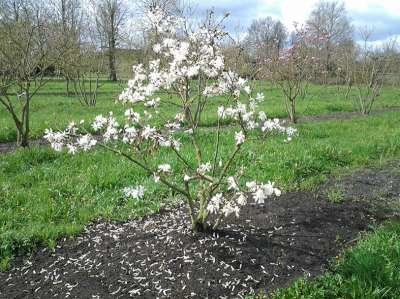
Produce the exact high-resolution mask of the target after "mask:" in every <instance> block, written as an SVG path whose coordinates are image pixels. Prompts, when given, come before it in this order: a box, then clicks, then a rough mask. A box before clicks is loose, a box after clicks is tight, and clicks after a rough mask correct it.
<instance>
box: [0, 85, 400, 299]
mask: <svg viewBox="0 0 400 299" xmlns="http://www.w3.org/2000/svg"><path fill="white" fill-rule="evenodd" d="M64 84H65V83H64V82H61V81H51V82H50V83H49V84H48V85H47V86H46V87H45V88H44V89H42V90H41V91H40V93H39V94H38V95H37V96H36V97H35V98H34V99H33V101H32V108H31V113H32V114H31V137H32V139H39V138H41V137H42V136H43V133H44V130H45V129H46V128H53V129H62V128H64V127H65V126H66V125H67V124H68V123H69V122H70V121H71V120H75V121H79V120H81V119H84V120H86V121H90V120H91V119H93V117H94V116H96V115H98V114H101V113H103V114H106V113H108V111H111V110H112V111H114V112H115V113H116V115H117V116H119V117H121V115H122V112H123V111H124V107H122V105H115V104H114V101H115V99H116V97H117V95H118V94H119V92H120V91H121V90H122V88H123V86H124V83H121V84H113V83H111V82H107V81H104V82H103V86H102V88H101V91H100V94H99V98H98V103H97V105H96V107H85V106H82V105H80V104H79V102H78V101H77V99H76V98H75V97H68V96H66V95H64ZM256 90H259V91H263V92H264V94H265V96H266V101H265V102H264V103H263V104H262V107H261V109H262V110H264V111H266V112H267V114H268V116H269V117H278V118H284V117H285V115H286V114H285V110H284V107H283V104H282V99H281V94H280V91H279V90H278V89H277V88H275V87H273V86H271V85H270V84H269V83H266V82H257V87H256ZM399 94H400V91H399V89H398V88H394V87H391V86H387V87H384V88H383V90H382V92H381V96H380V97H379V98H378V100H377V102H376V105H375V106H374V109H373V112H372V114H371V115H369V116H361V115H359V114H358V113H357V110H356V107H355V106H354V104H353V102H352V101H351V100H344V99H343V92H342V90H341V87H340V86H328V87H326V86H318V85H313V86H311V87H310V90H309V93H308V94H307V95H306V96H305V97H304V98H303V99H300V100H299V102H298V113H299V116H300V121H299V124H297V125H296V128H297V129H298V130H299V136H298V137H297V138H295V139H294V140H293V141H292V142H291V143H290V144H286V143H285V142H284V141H283V138H281V137H271V138H269V139H266V140H264V139H263V140H254V141H252V142H250V143H249V144H247V145H246V148H245V150H244V151H243V152H244V154H243V155H242V156H241V157H240V160H239V161H238V163H239V162H240V163H242V164H244V165H249V172H248V176H249V177H250V178H257V180H260V181H268V180H271V181H275V182H276V184H277V185H278V186H279V187H281V189H282V190H284V193H286V196H289V197H290V196H291V194H292V195H296V194H298V193H301V192H308V193H307V194H324V196H323V198H322V199H321V201H323V202H328V207H329V208H334V207H335V208H337V207H340V205H346V204H349V203H348V201H347V200H346V198H347V197H348V196H347V195H346V194H347V193H346V192H342V191H341V189H339V188H336V187H335V188H336V189H335V188H333V187H332V186H333V185H332V184H331V185H329V184H328V185H325V184H327V183H328V182H330V181H331V180H337V181H341V178H342V177H346V176H351V175H352V174H353V173H354V172H355V171H356V170H358V171H360V170H362V169H366V168H371V167H373V168H376V169H382V168H383V169H384V168H386V165H387V164H388V163H389V164H390V163H392V162H390V161H397V160H399V158H400V110H399V109H400V102H399ZM355 96H356V92H355V91H353V94H351V95H350V98H354V97H355ZM222 102H223V99H217V100H215V103H213V104H212V105H211V106H210V107H209V108H208V109H209V110H207V112H206V114H205V117H204V118H203V119H202V126H203V128H202V130H201V134H202V135H201V136H202V138H201V142H202V143H203V144H202V146H203V147H204V148H205V149H206V150H205V152H206V155H208V156H209V157H210V159H211V157H212V155H213V142H212V141H213V140H212V139H210V138H211V137H210V134H208V132H209V130H213V129H214V126H215V125H216V122H217V117H216V114H215V112H214V111H215V110H216V108H217V107H218V106H219V104H220V103H222ZM161 111H162V113H163V114H164V115H166V116H169V115H173V112H174V111H171V110H168V109H163V107H161ZM234 133H235V131H234V130H232V129H231V128H230V127H229V126H227V127H226V128H224V134H222V136H221V138H222V153H226V154H227V153H228V152H229V150H230V141H231V140H233V139H234ZM15 138H16V132H15V130H14V128H13V123H12V120H11V118H10V117H9V115H8V114H6V112H5V111H4V109H3V108H2V107H1V108H0V143H3V145H4V144H5V143H6V142H11V141H14V140H15ZM182 138H184V137H183V136H182ZM0 148H1V147H0ZM182 152H183V154H184V155H186V156H188V157H189V159H191V160H194V157H192V156H190V149H189V148H185V147H183V149H182ZM174 159H175V158H174V157H173V156H172V155H170V153H168V152H166V151H161V152H160V153H159V154H158V156H157V157H156V160H158V161H160V163H161V162H162V161H164V160H168V161H170V163H171V164H172V165H173V166H175V164H176V160H174ZM396 165H397V164H396ZM392 168H393V171H394V173H395V172H396V169H397V168H398V165H397V166H396V167H392ZM393 176H394V177H396V178H398V177H399V174H398V173H395V174H393ZM151 181H152V178H149V177H148V176H147V175H146V174H145V173H144V172H143V171H140V170H138V169H137V168H136V167H135V166H134V165H132V164H131V163H130V162H129V161H127V160H124V159H122V158H121V157H118V156H115V155H113V154H112V153H110V152H107V151H105V150H101V149H98V150H96V151H95V152H92V153H79V154H77V155H76V156H70V155H68V154H66V153H56V152H54V151H52V150H50V149H49V148H48V147H47V146H33V147H32V148H30V149H19V150H16V151H12V152H9V153H4V154H2V153H1V152H0V199H1V201H0V259H1V268H2V270H4V271H6V269H7V268H9V267H10V266H11V267H12V264H13V263H12V260H13V259H12V258H13V257H16V256H20V255H24V254H26V253H27V252H35V250H37V249H38V248H42V247H43V246H45V247H49V248H57V242H58V241H59V240H60V238H62V237H69V236H73V235H79V234H80V233H82V231H83V230H84V228H85V226H86V225H88V224H89V223H91V222H92V221H100V219H101V220H102V221H108V220H110V221H127V220H132V221H134V220H136V219H138V218H140V217H144V216H146V215H149V214H153V213H157V212H159V211H160V210H162V209H163V208H164V207H165V206H169V205H176V204H178V205H179V202H180V200H181V199H180V198H179V197H177V196H176V194H174V193H172V192H171V191H169V190H167V189H165V188H159V187H158V186H155V185H154V184H152V183H151ZM394 182H397V181H396V180H395V181H394ZM139 183H140V184H143V185H144V186H146V188H147V189H148V190H149V193H150V194H151V196H149V197H146V198H145V200H143V201H140V202H135V201H131V200H127V199H125V198H124V197H123V196H122V193H121V189H123V188H124V187H126V186H130V185H136V184H139ZM323 186H329V188H328V187H326V189H327V191H326V192H325V193H324V192H322V191H321V188H323ZM335 186H336V185H335ZM342 193H343V194H342ZM301 194H303V193H301ZM321 196H322V195H321ZM368 199H369V201H370V202H368V204H367V203H365V202H362V201H361V200H362V199H361V198H352V199H351V200H350V199H349V202H358V201H359V200H360V201H361V204H360V205H356V207H357V209H358V208H360V206H363V205H365V206H367V205H368V206H369V205H370V204H371V202H373V201H374V200H376V199H377V197H373V196H372V197H370V198H368ZM303 200H310V201H315V199H313V198H307V197H305V198H303ZM396 200H397V202H398V200H399V198H398V195H397V198H396V196H394V199H393V198H392V201H391V202H390V205H388V206H391V205H392V204H393V205H394V206H395V207H396V208H397V207H398V206H396ZM393 201H394V203H393ZM296 203H297V204H300V203H299V202H296ZM316 205H317V206H318V205H319V203H316ZM371 206H373V207H375V208H376V209H378V208H379V213H382V206H381V205H378V208H377V206H376V205H374V204H371ZM323 207H324V208H326V206H323ZM349 207H353V206H351V205H350V206H349ZM291 208H292V207H291ZM327 209H328V208H327ZM386 212H387V215H389V214H390V215H392V214H393V215H395V214H396V213H394V212H393V211H392V210H390V211H386ZM379 213H378V214H379ZM379 215H380V214H379ZM349 217H350V216H349ZM388 218H389V217H377V221H376V222H375V223H371V225H373V229H374V230H375V231H374V232H373V233H371V234H370V235H368V236H363V237H362V240H361V241H360V242H359V243H358V244H356V245H354V247H353V248H351V249H349V250H346V251H342V250H343V248H346V247H348V243H344V244H342V245H341V246H338V248H337V251H335V252H334V253H333V254H339V255H340V258H339V261H338V262H337V263H335V265H334V266H332V268H331V271H328V272H326V273H325V274H323V276H319V277H318V278H317V279H316V280H313V281H310V280H307V279H306V280H300V281H297V282H296V283H295V284H294V285H292V286H291V287H289V288H288V289H283V290H279V291H277V293H276V296H277V298H299V297H301V296H304V297H302V298H337V297H343V298H395V297H396V296H400V291H399V289H398V286H399V285H400V277H399V275H398V269H399V267H400V265H399V260H400V251H399V249H400V239H399V234H400V233H399V227H400V226H399V223H398V222H396V220H393V222H391V224H387V226H386V227H381V224H382V222H383V221H385V220H388ZM349 219H350V218H349ZM360 222H362V221H360ZM348 225H351V221H350V220H349V221H348ZM370 229H371V227H368V226H365V227H362V228H360V229H359V230H357V229H355V228H354V229H353V230H352V232H353V234H355V235H357V234H358V232H360V231H364V230H370ZM335 237H336V236H332V238H333V241H332V242H334V239H335ZM348 237H349V238H350V237H354V235H352V236H350V235H349V236H348ZM356 237H357V236H356ZM329 244H330V243H329ZM332 244H333V243H332ZM330 254H332V252H331V253H330ZM333 257H334V256H327V260H328V261H331V260H332V258H333ZM382 260H384V261H385V262H384V263H381V262H380V261H382ZM363 273H365V274H363ZM313 274H315V275H318V274H320V273H319V272H318V271H315V273H313ZM373 275H374V276H373ZM299 276H300V277H301V273H297V274H296V275H295V277H296V278H297V277H299ZM0 278H1V276H0ZM280 286H287V283H282V285H279V284H277V285H276V286H275V287H280ZM0 294H1V292H0Z"/></svg>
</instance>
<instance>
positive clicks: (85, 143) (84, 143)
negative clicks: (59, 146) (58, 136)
mask: <svg viewBox="0 0 400 299" xmlns="http://www.w3.org/2000/svg"><path fill="white" fill-rule="evenodd" d="M77 142H78V145H79V147H80V148H82V149H83V150H84V151H88V150H90V149H91V148H92V147H93V146H95V145H96V144H97V141H96V139H94V138H93V137H92V135H90V134H86V135H83V136H82V137H80V138H79V139H78V141H77Z"/></svg>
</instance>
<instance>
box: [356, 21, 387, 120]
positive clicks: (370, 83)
mask: <svg viewBox="0 0 400 299" xmlns="http://www.w3.org/2000/svg"><path fill="white" fill-rule="evenodd" d="M359 31H360V36H361V38H362V42H363V44H362V46H360V48H359V53H358V57H357V59H356V61H355V63H354V71H353V81H354V85H355V87H356V89H357V96H356V97H355V98H354V101H355V104H356V105H357V107H358V109H359V111H360V113H362V114H364V115H367V114H369V113H370V112H371V110H372V106H373V105H374V103H375V101H376V100H377V98H378V97H379V95H380V92H381V89H382V86H383V84H384V82H385V75H386V73H387V70H388V69H389V66H390V64H391V62H392V59H391V58H392V57H391V56H390V55H385V52H383V51H382V49H376V48H375V49H374V48H373V47H372V46H370V44H369V41H370V40H371V36H372V33H373V31H372V29H370V28H361V29H360V30H359ZM387 47H392V46H388V45H387Z"/></svg>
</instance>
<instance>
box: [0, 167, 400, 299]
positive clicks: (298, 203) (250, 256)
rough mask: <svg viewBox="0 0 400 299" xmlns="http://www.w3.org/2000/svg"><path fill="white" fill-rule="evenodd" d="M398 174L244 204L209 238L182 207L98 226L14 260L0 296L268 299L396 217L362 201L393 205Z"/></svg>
mask: <svg viewBox="0 0 400 299" xmlns="http://www.w3.org/2000/svg"><path fill="white" fill-rule="evenodd" d="M399 166H400V163H399V162H396V163H393V164H391V165H390V166H389V170H388V168H385V169H381V170H377V169H373V170H363V171H359V172H356V173H354V174H352V175H349V176H347V177H344V178H342V179H340V181H335V180H332V181H330V182H328V183H327V184H326V185H325V186H324V190H320V191H319V192H317V193H310V192H291V193H287V194H283V195H282V196H281V197H280V198H279V199H277V200H271V201H269V202H268V203H266V204H265V205H262V206H259V205H249V206H248V207H247V208H245V209H244V210H242V212H241V214H242V217H241V218H240V219H239V220H237V219H235V218H230V219H227V221H226V222H225V224H224V225H223V226H222V227H221V229H220V230H219V231H217V232H213V233H204V234H199V235H192V234H191V232H190V229H189V227H188V226H187V223H188V219H187V217H186V213H185V211H184V207H178V208H175V209H165V210H164V211H162V212H161V213H160V214H158V215H154V216H149V217H146V218H144V219H141V220H136V221H130V222H126V223H114V222H103V221H100V220H99V221H97V222H95V223H92V224H91V225H89V226H88V227H87V228H86V230H85V232H84V233H82V234H81V235H80V236H79V237H77V238H75V239H73V240H71V239H69V240H67V239H64V240H61V241H60V242H59V244H58V246H57V248H56V250H55V251H51V250H48V249H42V250H40V251H38V252H36V253H35V254H33V255H32V256H31V257H30V258H28V259H25V261H24V260H23V259H22V258H21V257H20V258H19V259H17V260H16V262H15V263H14V265H13V266H12V268H11V270H10V271H8V272H5V273H0V297H1V298H54V297H56V298H126V297H137V298H232V297H234V298H244V297H245V295H248V294H252V293H255V292H259V291H265V292H267V293H268V292H270V291H271V290H273V289H275V288H277V287H282V286H286V285H287V284H289V283H290V282H292V281H293V280H294V279H295V278H297V277H299V276H303V275H310V276H314V275H317V274H319V273H321V272H322V271H324V270H325V269H327V267H329V262H330V261H332V258H333V257H335V256H336V255H337V254H339V253H340V252H341V250H342V249H343V248H344V247H346V246H349V245H350V244H354V242H355V240H356V239H357V237H358V236H359V234H360V232H363V231H366V230H368V227H369V225H370V224H372V223H379V222H381V221H383V220H384V219H387V218H388V217H393V216H396V215H395V214H396V213H395V212H393V213H388V212H387V211H386V212H385V213H384V214H382V213H381V212H380V211H381V210H380V209H376V208H372V207H373V206H372V205H371V204H369V202H372V200H375V201H377V202H382V203H384V202H385V206H387V204H386V203H387V202H389V201H390V202H391V203H393V204H398V203H400V173H399V172H398V169H399ZM396 170H397V172H396ZM374 184H375V186H376V187H375V188H372V189H371V186H372V185H374ZM338 186H340V187H341V188H342V189H343V190H344V198H343V200H344V202H343V203H340V204H334V203H330V202H328V201H326V192H325V191H326V190H328V189H329V188H331V187H335V188H337V187H338ZM375 191H376V192H375ZM357 197H358V198H357ZM360 198H361V199H362V200H358V199H360ZM356 199H357V200H356ZM374 211H375V212H374ZM397 216H398V214H397Z"/></svg>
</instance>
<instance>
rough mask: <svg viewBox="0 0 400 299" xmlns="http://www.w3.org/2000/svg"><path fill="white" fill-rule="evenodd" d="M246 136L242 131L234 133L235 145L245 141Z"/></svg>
mask: <svg viewBox="0 0 400 299" xmlns="http://www.w3.org/2000/svg"><path fill="white" fill-rule="evenodd" d="M245 139H246V137H245V136H244V134H243V131H240V132H236V133H235V141H236V145H241V144H242V143H243V142H244V141H245Z"/></svg>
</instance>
